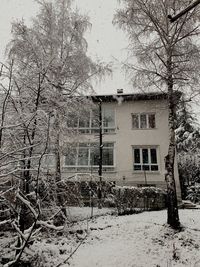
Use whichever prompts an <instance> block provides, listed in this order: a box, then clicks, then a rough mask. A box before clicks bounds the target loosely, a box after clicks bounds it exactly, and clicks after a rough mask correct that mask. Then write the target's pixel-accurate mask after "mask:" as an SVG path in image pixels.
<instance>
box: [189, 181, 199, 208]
mask: <svg viewBox="0 0 200 267" xmlns="http://www.w3.org/2000/svg"><path fill="white" fill-rule="evenodd" d="M186 199H187V200H190V201H191V202H193V203H195V204H196V203H198V204H199V203H200V185H199V184H198V185H192V186H190V187H188V188H187V197H186Z"/></svg>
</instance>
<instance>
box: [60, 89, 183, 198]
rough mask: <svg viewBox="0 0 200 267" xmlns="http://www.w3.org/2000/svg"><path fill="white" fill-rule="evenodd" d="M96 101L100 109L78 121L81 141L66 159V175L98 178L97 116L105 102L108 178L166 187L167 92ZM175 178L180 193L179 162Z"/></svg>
mask: <svg viewBox="0 0 200 267" xmlns="http://www.w3.org/2000/svg"><path fill="white" fill-rule="evenodd" d="M92 99H93V101H94V102H95V103H96V104H97V110H96V111H93V113H92V112H90V113H89V115H88V116H86V117H84V118H82V119H81V120H79V121H78V122H77V123H76V124H75V125H74V128H73V129H76V131H77V132H78V142H77V143H76V145H73V147H71V149H70V152H69V153H66V154H65V155H64V157H63V159H62V170H63V171H62V173H63V178H68V177H73V175H74V174H76V173H79V174H80V175H81V176H82V177H84V178H83V179H89V177H91V175H94V176H95V175H96V177H97V176H98V168H99V122H98V120H95V119H94V117H95V116H94V115H96V117H98V116H99V115H98V107H99V105H101V108H102V133H103V135H102V140H103V153H102V154H103V158H102V171H103V172H102V177H103V179H104V180H108V181H115V182H116V184H118V185H130V186H156V187H159V188H166V183H165V161H164V159H165V156H166V155H167V153H168V145H169V128H168V101H167V95H166V94H165V93H147V94H128V95H127V94H118V95H104V96H95V97H92ZM99 103H101V104H99ZM94 113H96V114H94ZM88 174H90V175H88ZM175 179H176V186H177V194H178V196H179V197H180V185H179V177H178V168H177V162H175Z"/></svg>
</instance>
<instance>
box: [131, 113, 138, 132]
mask: <svg viewBox="0 0 200 267" xmlns="http://www.w3.org/2000/svg"><path fill="white" fill-rule="evenodd" d="M132 127H133V128H135V129H138V128H139V118H138V115H137V114H133V115H132Z"/></svg>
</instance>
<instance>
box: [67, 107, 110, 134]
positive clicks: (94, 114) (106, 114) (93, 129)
mask: <svg viewBox="0 0 200 267" xmlns="http://www.w3.org/2000/svg"><path fill="white" fill-rule="evenodd" d="M67 124H68V127H69V128H73V129H77V130H78V131H79V132H80V133H85V134H87V133H90V134H91V133H98V132H99V109H98V108H96V109H93V110H92V111H90V112H88V114H84V116H83V117H79V118H75V116H74V115H72V116H70V118H69V120H68V123H67ZM102 132H103V133H113V132H115V110H114V108H113V107H107V106H106V107H102Z"/></svg>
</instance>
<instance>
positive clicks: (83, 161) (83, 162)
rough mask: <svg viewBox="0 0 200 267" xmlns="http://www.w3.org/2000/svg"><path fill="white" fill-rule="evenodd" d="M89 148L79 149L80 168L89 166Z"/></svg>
mask: <svg viewBox="0 0 200 267" xmlns="http://www.w3.org/2000/svg"><path fill="white" fill-rule="evenodd" d="M88 157H89V148H82V147H79V150H78V166H88Z"/></svg>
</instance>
